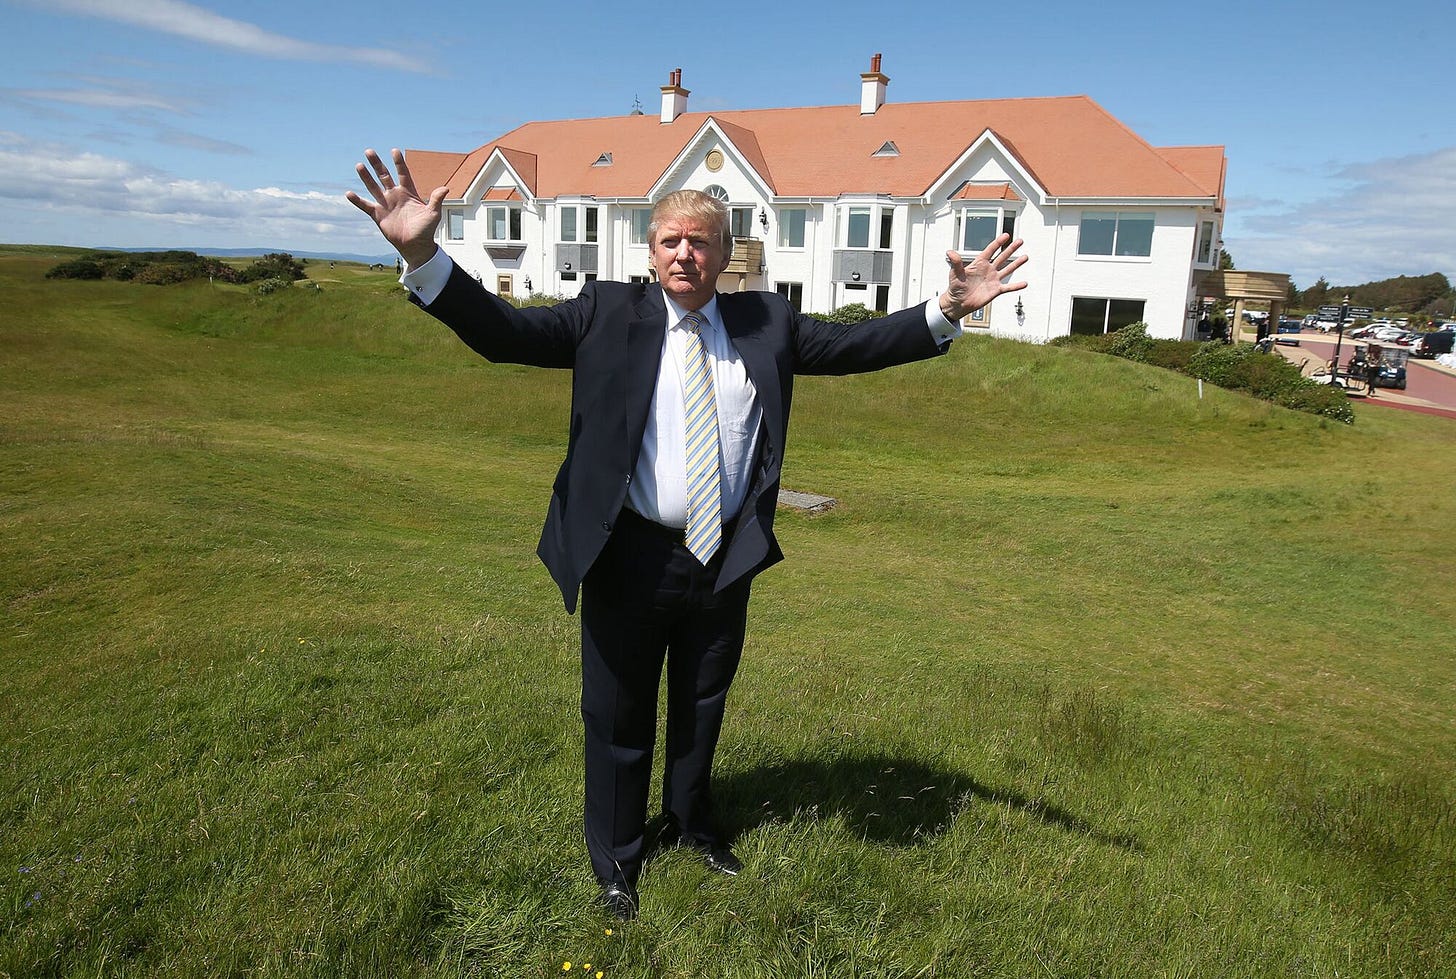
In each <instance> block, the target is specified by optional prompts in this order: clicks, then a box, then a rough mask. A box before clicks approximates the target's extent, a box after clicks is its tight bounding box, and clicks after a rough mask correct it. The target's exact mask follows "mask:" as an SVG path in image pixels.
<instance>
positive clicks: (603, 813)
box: [348, 150, 1026, 919]
mask: <svg viewBox="0 0 1456 979" xmlns="http://www.w3.org/2000/svg"><path fill="white" fill-rule="evenodd" d="M393 158H394V165H395V169H396V170H397V171H398V180H397V181H396V179H395V178H394V177H393V176H391V174H390V171H389V168H388V166H386V165H385V164H384V162H383V161H382V160H381V159H380V158H379V156H378V155H377V154H376V153H375V152H374V151H373V150H368V151H366V152H365V160H366V163H365V164H359V165H358V167H357V169H358V172H359V176H360V179H361V180H362V181H363V184H364V187H365V189H366V190H367V191H368V194H369V198H370V199H368V200H366V199H365V198H363V197H360V196H359V195H357V194H353V193H351V194H349V195H348V197H349V200H350V201H351V202H352V203H353V204H354V205H355V206H357V207H358V208H359V209H360V210H362V211H364V212H365V213H366V214H368V215H369V216H370V217H371V218H372V219H373V220H374V222H375V223H376V224H377V225H378V226H379V229H380V231H381V233H383V235H384V236H385V238H386V239H388V240H389V242H390V243H391V244H392V245H394V247H395V248H396V249H397V250H398V251H399V253H400V255H401V256H402V257H403V259H404V261H405V263H406V265H407V271H406V273H405V275H404V277H403V281H404V283H405V285H406V286H407V287H408V288H409V289H410V291H411V293H412V296H413V298H414V299H415V301H416V302H418V303H419V304H420V305H421V306H422V307H423V308H424V309H425V310H426V312H428V313H430V314H431V315H433V316H435V317H437V318H439V319H440V320H441V321H443V322H444V323H445V324H446V325H447V326H449V327H450V328H451V329H452V330H454V331H455V332H456V333H457V334H458V335H459V336H460V338H461V339H462V340H464V341H465V343H466V344H468V345H469V346H470V347H471V348H472V349H473V350H475V351H476V352H477V353H479V354H481V355H482V356H484V357H486V358H488V359H490V360H493V361H505V362H512V363H523V364H532V365H535V366H539V367H557V368H569V369H571V370H572V371H573V378H572V404H571V428H570V438H569V441H568V444H567V450H566V460H565V461H564V462H563V463H562V466H561V470H560V472H559V473H558V475H557V478H556V483H555V486H554V488H553V492H552V496H551V503H550V508H549V510H548V512H547V516H546V524H545V527H544V529H543V530H542V533H541V542H540V545H539V546H538V548H537V553H538V554H539V555H540V557H541V560H542V562H543V563H544V564H545V565H546V567H547V569H548V570H549V571H550V572H551V575H552V577H553V578H554V579H555V581H556V584H557V585H558V586H559V587H560V589H561V594H562V598H563V599H564V600H565V603H566V609H567V611H568V612H573V611H575V610H576V604H577V595H578V592H579V593H580V595H581V632H582V639H581V650H582V706H581V711H582V719H583V722H584V725H585V756H586V757H585V767H586V793H585V795H586V801H585V829H586V841H587V850H588V852H589V854H590V856H591V862H592V869H593V871H594V872H595V874H596V876H597V879H598V881H599V882H600V883H601V887H602V891H601V900H602V902H603V904H604V905H605V906H606V908H607V909H608V911H609V912H611V913H612V914H614V915H616V916H617V917H619V918H623V919H627V918H631V917H632V916H634V915H635V914H636V910H637V878H638V874H639V872H640V870H641V867H642V861H643V859H644V857H645V856H646V855H647V854H646V851H647V849H648V841H647V839H646V816H647V805H648V789H649V783H650V781H651V775H652V755H653V749H654V747H655V742H656V719H657V689H658V682H659V680H660V678H661V675H662V667H663V663H664V660H665V661H666V663H667V671H668V687H667V697H668V705H667V736H666V744H665V750H666V755H667V759H666V762H665V764H664V773H663V813H664V820H665V825H666V827H667V830H666V833H665V836H666V837H667V838H668V839H670V840H672V841H673V842H681V843H683V844H685V845H687V846H690V847H693V848H694V849H696V850H698V851H699V852H700V853H701V854H702V856H703V859H704V861H705V863H706V864H707V866H708V867H709V868H710V869H711V870H714V871H716V872H719V873H725V874H736V873H738V872H739V870H740V869H741V864H740V863H739V861H738V859H737V858H736V857H735V856H734V855H733V853H732V851H731V850H730V849H729V848H728V846H727V841H726V840H724V839H723V838H722V836H721V835H720V832H719V830H718V828H717V825H716V824H715V822H714V819H713V811H712V797H711V791H710V778H711V774H712V766H713V755H714V751H715V749H716V747H717V743H718V735H719V731H720V729H721V726H722V721H723V713H724V705H725V702H726V697H727V693H728V687H729V684H730V683H731V682H732V679H733V675H734V672H735V671H736V669H737V667H738V660H739V655H740V653H741V652H742V649H743V638H744V627H745V623H746V620H747V609H748V593H749V588H750V583H751V581H752V579H753V577H754V575H756V574H757V573H758V572H759V571H762V570H763V569H764V568H766V567H768V566H769V565H771V564H774V563H775V562H777V561H779V560H780V559H781V558H782V557H783V555H782V552H781V551H780V550H779V547H778V543H777V542H776V541H775V539H774V536H773V519H774V507H775V505H776V502H777V497H778V488H779V473H780V469H781V465H782V462H783V458H784V446H785V439H786V435H787V431H788V420H789V409H790V405H791V402H792V398H793V383H794V375H795V374H850V373H860V372H865V371H872V370H879V369H880V368H883V367H890V366H894V365H897V364H904V363H909V362H911V361H915V360H922V359H925V358H928V357H933V356H935V355H936V354H939V353H944V352H945V351H946V349H947V348H948V347H949V346H950V341H951V339H952V338H953V337H955V336H958V335H959V333H960V328H959V326H958V323H959V321H960V319H961V318H962V317H963V316H965V315H967V314H968V313H970V312H971V311H972V310H975V309H979V308H980V307H982V306H984V305H985V304H986V303H989V302H990V301H991V300H992V299H994V298H996V297H997V296H999V295H1001V294H1002V293H1004V292H1011V291H1014V290H1017V289H1021V288H1024V287H1025V283H1024V282H1020V283H1007V282H1006V280H1007V279H1008V278H1009V277H1010V276H1011V275H1012V274H1013V273H1014V272H1015V271H1016V270H1017V269H1019V268H1020V267H1021V265H1022V264H1023V263H1025V261H1026V258H1025V256H1019V255H1017V254H1016V253H1017V250H1018V249H1019V248H1020V246H1021V242H1019V241H1017V242H1010V240H1009V236H1007V235H1002V236H1001V237H1000V238H998V239H997V240H996V241H995V242H993V243H992V244H991V246H990V247H988V248H987V249H986V250H985V251H984V252H982V253H981V254H980V255H978V256H976V257H975V258H974V259H973V260H972V261H971V262H970V263H969V264H967V263H965V262H964V261H963V260H962V259H961V256H960V255H959V254H957V253H956V252H949V253H947V256H946V259H947V262H948V263H949V265H950V278H949V284H948V286H947V288H946V291H945V292H943V293H942V294H941V295H940V296H939V297H938V299H937V300H932V301H931V302H930V303H926V304H923V305H921V306H915V307H912V308H911V309H908V310H903V311H901V312H899V313H895V314H892V315H890V316H887V317H883V318H881V319H877V320H872V321H870V322H867V323H861V324H856V325H853V326H846V325H836V324H830V323H825V322H822V321H820V320H816V319H814V318H812V317H809V316H804V315H802V314H799V313H796V312H795V311H794V310H793V309H792V308H791V307H790V306H789V304H788V303H787V302H786V301H785V300H784V299H783V298H782V297H780V296H777V295H775V294H772V293H762V292H742V293H725V294H721V295H720V294H718V292H717V290H716V286H717V280H718V275H719V273H720V272H721V271H722V270H723V267H724V266H725V265H726V264H727V262H728V258H729V256H730V255H731V253H732V247H733V239H732V237H731V235H730V234H729V232H728V215H727V212H726V209H725V208H724V207H723V205H722V204H721V203H719V202H718V201H716V200H714V199H713V198H711V197H709V196H708V195H706V194H703V193H700V192H698V191H678V192H676V193H673V194H669V195H668V196H667V197H665V198H663V199H662V200H661V201H659V202H658V204H657V206H656V207H655V208H654V209H653V213H652V219H651V224H650V226H649V228H648V242H649V254H650V256H651V259H652V266H653V269H654V270H655V271H656V273H657V282H656V283H655V284H652V285H640V284H639V285H629V284H625V283H617V282H590V283H587V284H586V286H585V287H584V288H583V289H582V291H581V294H580V295H579V296H577V297H576V298H575V299H572V300H569V301H567V302H564V303H561V304H560V305H557V306H555V307H549V308H547V307H535V308H527V309H516V308H515V307H514V306H512V305H511V304H509V303H507V302H505V301H503V300H501V299H499V298H498V297H496V296H494V295H492V294H490V293H489V292H488V291H487V290H486V289H484V288H483V287H482V286H481V285H480V283H479V282H477V281H476V280H475V279H474V278H472V277H471V276H469V275H467V274H466V273H465V272H463V271H462V270H461V269H460V268H458V267H456V266H454V264H453V263H452V262H451V261H450V260H449V258H448V257H447V256H445V255H444V254H443V253H442V252H440V251H439V250H438V248H437V247H436V245H435V231H436V229H437V227H438V225H439V222H440V213H441V203H442V201H443V200H444V196H445V193H446V189H445V188H443V187H441V188H437V189H436V190H434V191H433V192H432V193H431V194H430V195H429V197H428V198H422V197H421V196H420V195H419V193H418V192H417V190H416V188H415V186H414V182H413V180H412V178H411V177H410V173H409V168H408V166H407V164H406V162H405V159H404V155H403V154H402V153H401V152H400V151H399V150H395V151H394V153H393ZM366 164H367V165H366Z"/></svg>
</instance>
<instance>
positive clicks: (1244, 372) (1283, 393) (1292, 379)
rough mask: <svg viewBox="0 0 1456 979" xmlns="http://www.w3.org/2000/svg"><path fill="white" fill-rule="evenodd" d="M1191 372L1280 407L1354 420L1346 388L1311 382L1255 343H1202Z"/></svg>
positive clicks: (1344, 420) (1190, 364) (1190, 363)
mask: <svg viewBox="0 0 1456 979" xmlns="http://www.w3.org/2000/svg"><path fill="white" fill-rule="evenodd" d="M1188 373H1189V374H1190V375H1192V376H1193V377H1198V378H1202V379H1203V380H1205V381H1208V382H1209V383H1211V384H1217V385H1218V386H1219V387H1221V388H1228V389H1229V390H1232V391H1245V392H1248V393H1249V394H1252V395H1253V396H1254V397H1256V398H1263V399H1264V400H1265V401H1272V402H1273V403H1274V404H1277V405H1280V406H1281V407H1285V408H1293V409H1295V410H1296V411H1307V412H1310V413H1311V414H1315V415H1323V416H1324V417H1326V418H1333V419H1335V420H1337V421H1342V422H1345V423H1346V424H1350V423H1353V422H1354V421H1355V412H1354V409H1353V408H1351V407H1350V399H1349V398H1348V397H1346V395H1345V391H1344V389H1343V388H1340V387H1338V386H1335V385H1330V384H1318V383H1316V382H1314V381H1311V380H1310V379H1309V378H1307V377H1305V376H1304V375H1303V374H1302V373H1301V372H1300V369H1299V368H1298V367H1296V366H1295V365H1294V364H1292V363H1290V362H1289V361H1287V360H1285V359H1284V358H1283V357H1281V356H1279V355H1278V354H1275V353H1264V352H1263V351H1261V350H1260V349H1259V348H1258V347H1256V346H1255V345H1254V344H1252V343H1237V344H1226V343H1217V342H1213V343H1205V344H1202V345H1200V347H1199V349H1198V351H1197V352H1196V353H1195V354H1194V355H1193V356H1192V358H1190V360H1189V364H1188Z"/></svg>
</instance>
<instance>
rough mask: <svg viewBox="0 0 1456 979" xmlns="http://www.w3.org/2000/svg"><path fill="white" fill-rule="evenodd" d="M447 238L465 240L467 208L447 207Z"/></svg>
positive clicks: (449, 239) (447, 239)
mask: <svg viewBox="0 0 1456 979" xmlns="http://www.w3.org/2000/svg"><path fill="white" fill-rule="evenodd" d="M445 240H446V241H464V240H465V208H463V207H450V208H446V209H445Z"/></svg>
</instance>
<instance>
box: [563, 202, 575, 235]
mask: <svg viewBox="0 0 1456 979" xmlns="http://www.w3.org/2000/svg"><path fill="white" fill-rule="evenodd" d="M561 240H562V241H575V240H576V208H574V207H563V208H562V209H561Z"/></svg>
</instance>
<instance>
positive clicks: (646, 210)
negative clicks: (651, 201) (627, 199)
mask: <svg viewBox="0 0 1456 979" xmlns="http://www.w3.org/2000/svg"><path fill="white" fill-rule="evenodd" d="M630 211H631V213H630V214H629V215H628V217H627V243H628V244H629V245H648V244H651V242H649V241H648V240H647V226H648V225H650V224H651V223H652V208H650V207H634V208H630ZM639 222H640V224H641V227H640V228H639V227H638V224H639Z"/></svg>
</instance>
